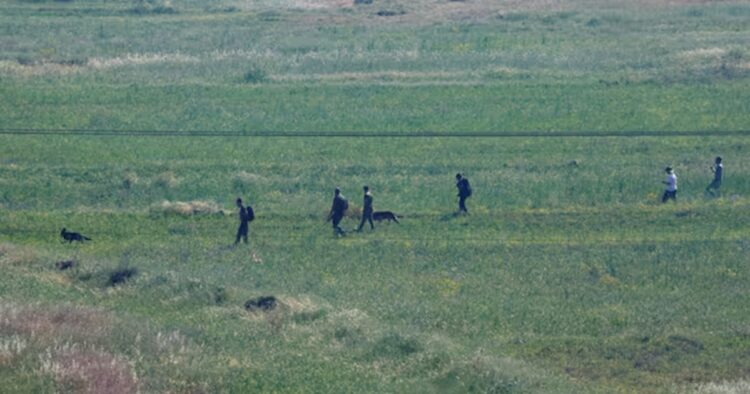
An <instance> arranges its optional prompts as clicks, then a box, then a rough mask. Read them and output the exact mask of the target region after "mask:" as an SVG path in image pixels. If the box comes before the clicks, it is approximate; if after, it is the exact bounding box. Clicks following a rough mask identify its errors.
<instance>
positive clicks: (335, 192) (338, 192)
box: [333, 187, 341, 196]
mask: <svg viewBox="0 0 750 394" xmlns="http://www.w3.org/2000/svg"><path fill="white" fill-rule="evenodd" d="M333 194H335V195H337V196H338V195H339V194H341V189H339V188H338V187H337V188H336V189H335V190H334V191H333Z"/></svg>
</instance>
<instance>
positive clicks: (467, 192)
mask: <svg viewBox="0 0 750 394" xmlns="http://www.w3.org/2000/svg"><path fill="white" fill-rule="evenodd" d="M456 188H458V211H459V212H463V213H469V210H468V209H466V199H467V198H469V197H471V185H469V180H468V179H466V178H464V176H463V175H461V174H460V173H459V174H456Z"/></svg>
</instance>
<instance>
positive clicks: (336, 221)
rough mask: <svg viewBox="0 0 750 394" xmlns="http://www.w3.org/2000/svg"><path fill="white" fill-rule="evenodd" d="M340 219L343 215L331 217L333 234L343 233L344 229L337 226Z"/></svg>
mask: <svg viewBox="0 0 750 394" xmlns="http://www.w3.org/2000/svg"><path fill="white" fill-rule="evenodd" d="M341 219H343V217H334V218H333V233H334V235H341V234H344V230H342V229H341V227H339V223H341Z"/></svg>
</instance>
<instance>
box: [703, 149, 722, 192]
mask: <svg viewBox="0 0 750 394" xmlns="http://www.w3.org/2000/svg"><path fill="white" fill-rule="evenodd" d="M714 163H715V164H714V166H713V167H711V171H713V173H714V180H713V181H712V182H711V184H710V185H708V186H707V187H706V193H707V194H710V195H711V196H713V197H719V196H720V195H721V190H719V188H721V178H722V177H723V176H724V165H723V164H721V157H718V156H717V157H716V160H715V161H714Z"/></svg>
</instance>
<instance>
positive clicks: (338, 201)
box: [328, 187, 349, 235]
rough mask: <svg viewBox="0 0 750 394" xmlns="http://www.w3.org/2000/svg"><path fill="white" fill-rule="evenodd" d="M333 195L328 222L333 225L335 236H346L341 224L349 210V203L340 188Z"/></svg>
mask: <svg viewBox="0 0 750 394" xmlns="http://www.w3.org/2000/svg"><path fill="white" fill-rule="evenodd" d="M333 194H334V195H333V204H332V205H331V212H330V213H329V214H328V220H329V221H331V223H333V235H344V230H342V229H341V227H339V223H341V219H343V218H344V214H346V210H347V209H349V202H348V201H346V198H345V197H344V196H343V195H342V194H341V189H339V188H338V187H337V188H336V190H335V191H334V193H333Z"/></svg>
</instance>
